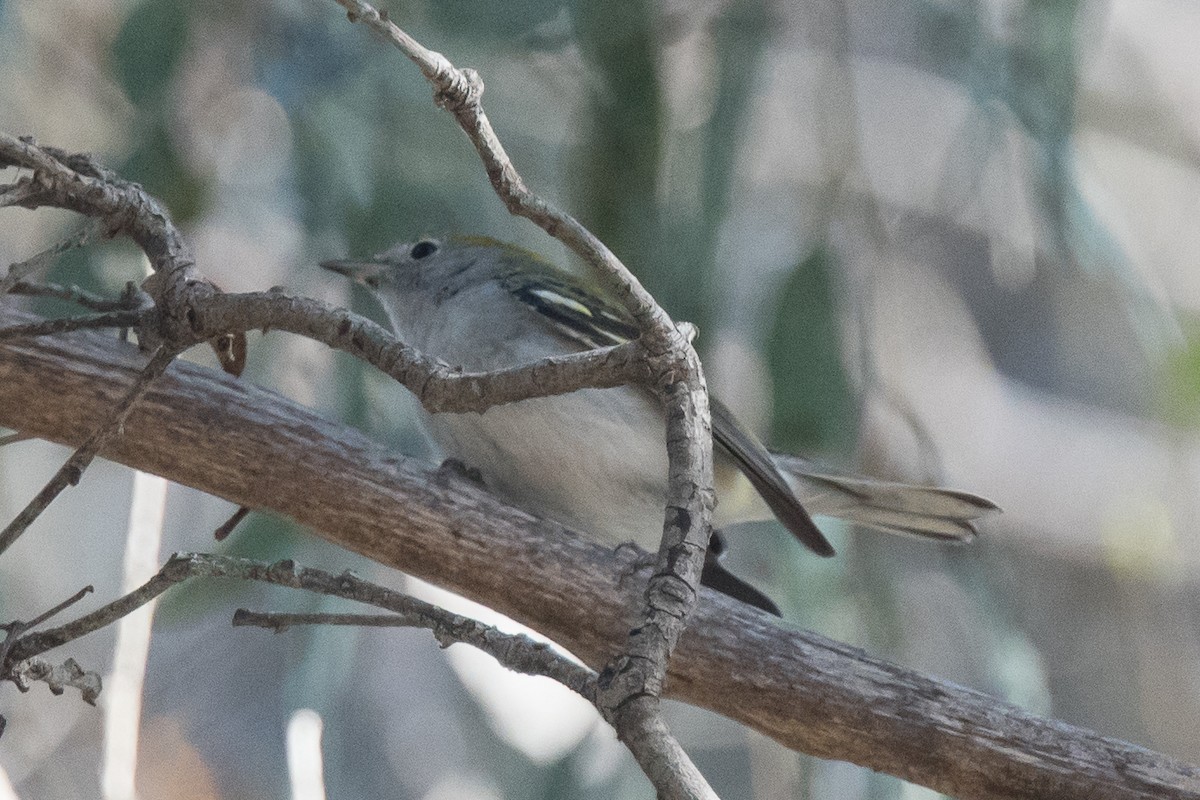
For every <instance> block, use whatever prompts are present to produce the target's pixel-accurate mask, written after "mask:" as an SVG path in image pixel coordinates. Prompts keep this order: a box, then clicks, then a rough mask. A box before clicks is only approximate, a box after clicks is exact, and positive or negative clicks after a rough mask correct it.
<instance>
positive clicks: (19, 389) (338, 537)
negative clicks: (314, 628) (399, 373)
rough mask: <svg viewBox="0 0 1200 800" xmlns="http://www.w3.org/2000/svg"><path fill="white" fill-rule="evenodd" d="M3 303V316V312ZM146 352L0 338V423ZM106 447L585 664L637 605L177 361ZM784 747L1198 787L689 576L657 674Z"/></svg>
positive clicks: (107, 399) (609, 558)
mask: <svg viewBox="0 0 1200 800" xmlns="http://www.w3.org/2000/svg"><path fill="white" fill-rule="evenodd" d="M8 313H9V312H4V311H0V324H7V323H9V322H11V321H13V318H12V317H10V316H7V314H8ZM142 363H143V359H142V357H141V356H140V355H139V354H138V353H137V352H136V350H135V348H133V347H132V346H128V345H127V346H121V345H120V344H119V343H117V342H114V341H113V340H112V339H111V337H103V336H100V335H98V334H94V333H73V334H67V335H65V336H62V337H55V338H44V339H37V340H31V341H23V342H5V343H0V425H5V426H8V427H11V428H15V429H18V430H23V431H26V432H28V433H31V434H35V435H37V436H41V437H44V438H49V439H53V440H55V441H59V442H64V443H68V444H72V445H77V444H79V443H80V442H82V441H83V440H84V439H85V438H86V437H87V436H88V435H89V434H90V433H91V426H90V423H89V421H90V420H93V419H95V418H96V416H97V415H98V414H100V413H101V412H102V410H103V409H105V408H111V406H112V403H113V401H114V400H116V399H117V398H118V397H120V396H121V395H122V394H124V393H125V392H127V391H128V390H129V387H130V386H131V385H132V383H133V381H134V380H136V377H137V375H138V374H139V372H140V367H141V364H142ZM104 454H105V455H106V456H108V457H110V458H113V459H115V460H118V461H121V462H122V463H126V464H129V465H130V466H133V467H137V468H138V469H143V470H147V471H151V472H155V473H158V474H161V475H165V476H167V477H169V478H171V479H172V480H175V481H178V482H180V483H184V484H187V485H189V486H194V487H196V488H198V489H201V490H203V491H206V492H210V493H212V494H215V495H218V496H220V497H224V498H227V499H229V500H230V501H232V502H234V503H238V504H244V505H248V506H251V507H254V508H259V509H269V510H273V511H275V512H277V513H280V514H283V515H285V516H288V517H290V518H292V519H295V520H297V521H299V522H300V523H302V524H304V525H307V526H309V527H311V528H312V529H314V530H315V531H317V532H318V533H320V534H321V535H322V536H324V537H325V538H327V539H329V540H330V541H332V542H336V543H338V544H341V545H343V546H345V547H348V548H350V549H352V550H355V551H356V552H359V553H363V554H364V555H367V556H368V557H370V558H373V559H375V560H376V561H379V562H381V563H384V564H389V565H391V566H394V567H396V568H397V569H402V570H405V571H406V572H409V573H411V574H414V575H417V576H419V577H422V578H424V579H427V580H430V581H432V582H434V583H438V584H440V585H443V586H446V587H447V588H449V589H452V590H454V591H457V592H460V593H462V594H464V595H466V596H468V597H471V598H473V599H475V600H477V601H479V602H482V603H485V604H487V605H488V606H491V607H493V608H495V609H497V610H498V611H500V612H502V613H505V614H508V615H509V616H512V617H513V618H515V619H518V620H520V621H522V622H524V623H525V624H528V625H530V626H531V627H533V628H536V629H537V630H539V631H541V632H543V633H545V634H546V635H547V636H550V637H551V638H553V639H555V640H556V641H558V642H560V643H562V644H564V645H565V646H567V647H568V648H570V649H571V650H572V651H573V652H574V653H575V654H577V655H579V656H580V657H581V658H583V659H584V660H585V661H586V662H588V663H589V664H592V665H593V666H596V667H599V666H602V665H603V663H604V660H605V659H606V658H607V657H608V655H609V654H610V653H611V652H612V651H613V649H614V648H615V647H617V646H618V645H619V643H620V642H621V641H622V640H623V637H624V635H625V633H626V632H627V631H628V629H629V626H631V625H632V624H633V623H634V622H635V620H636V619H637V599H636V597H635V596H633V593H632V592H630V591H624V590H622V589H621V588H620V575H621V572H622V570H627V569H629V568H630V566H631V563H632V556H623V555H618V554H614V553H612V552H610V551H609V550H607V549H605V548H603V547H600V546H598V545H595V544H591V543H589V542H587V541H585V540H583V539H580V538H579V537H577V536H573V535H570V534H569V533H567V532H565V531H564V530H563V529H562V528H560V527H559V526H557V525H553V524H551V523H547V522H542V521H538V520H536V519H533V518H531V517H530V516H528V515H527V514H524V513H522V512H520V511H518V510H515V509H512V508H509V507H507V506H504V505H502V504H501V503H499V502H497V501H495V500H493V499H492V498H490V497H489V496H487V495H486V494H485V493H483V492H482V491H481V490H480V489H478V487H476V486H474V485H472V484H471V483H470V482H469V481H461V482H460V481H457V480H455V479H453V478H451V477H448V476H447V475H445V474H432V473H429V472H426V471H424V470H421V469H418V468H416V467H414V466H413V465H411V464H409V463H407V462H406V461H403V460H400V459H398V458H397V457H396V455H395V454H394V453H393V452H392V451H390V450H388V449H387V448H385V447H382V446H380V445H378V444H375V443H374V442H372V441H370V440H369V439H367V438H365V437H364V436H363V435H362V434H360V433H358V432H356V431H354V430H352V429H349V428H346V427H344V426H341V425H337V424H335V423H332V422H329V421H327V420H323V419H321V418H320V417H317V416H316V415H314V414H313V413H312V412H310V411H308V410H306V409H304V408H302V407H300V406H297V405H295V404H294V403H291V402H290V401H287V400H286V399H283V398H280V397H279V396H277V395H274V394H272V393H270V392H266V391H263V390H261V389H257V388H255V387H253V386H250V385H247V384H246V383H245V382H241V381H236V380H233V379H231V378H228V377H226V376H224V375H222V374H220V373H217V372H213V371H210V370H203V369H200V368H197V367H195V366H192V365H189V364H182V363H176V364H175V365H173V366H172V367H171V369H170V370H168V371H167V373H166V374H165V375H164V376H163V377H162V378H160V379H159V380H158V381H157V382H156V383H155V384H154V385H153V386H152V387H151V388H150V390H149V391H148V392H147V393H146V396H145V397H144V398H143V400H142V402H141V403H140V404H139V405H138V406H137V408H135V409H134V412H133V413H132V414H131V415H130V418H129V419H128V421H127V422H126V425H125V434H124V436H122V437H120V438H119V439H117V440H114V441H113V442H112V443H111V446H110V447H109V449H107V450H106V451H105V452H104ZM666 694H667V696H674V697H676V698H679V699H681V700H685V701H687V702H690V703H694V704H696V705H700V706H703V707H705V708H710V709H712V710H714V711H717V712H718V713H721V714H724V715H726V716H728V717H730V718H732V719H735V720H738V721H740V722H742V723H744V724H746V725H748V726H750V727H753V728H755V729H756V730H758V731H760V732H762V733H765V734H766V735H768V736H771V737H773V738H775V739H777V740H778V741H780V742H782V743H784V744H785V745H787V746H789V747H792V748H794V749H797V750H802V751H804V752H808V753H812V754H814V755H817V756H820V757H823V758H832V759H838V760H843V761H851V762H854V763H856V764H862V765H864V766H867V767H870V768H872V769H875V770H879V771H882V772H888V773H891V774H893V775H898V776H900V777H902V778H905V779H906V780H910V781H913V782H915V783H920V784H923V785H925V786H929V787H931V788H934V789H937V790H939V791H943V792H946V793H947V794H951V795H954V796H956V797H963V798H1029V800H1033V799H1034V798H1039V799H1040V798H1045V797H1056V798H1065V799H1066V800H1075V799H1077V800H1083V799H1084V798H1087V799H1088V800H1094V799H1097V798H1098V799H1099V800H1107V799H1108V798H1121V799H1122V800H1124V799H1125V798H1150V797H1180V798H1200V770H1198V769H1197V768H1196V767H1192V766H1189V765H1186V764H1182V763H1180V762H1178V761H1175V760H1172V759H1170V758H1167V757H1165V756H1162V755H1159V754H1156V753H1152V752H1150V751H1147V750H1144V749H1142V748H1139V747H1135V746H1133V745H1130V744H1126V743H1124V742H1119V741H1117V740H1114V739H1109V738H1105V737H1103V736H1099V735H1097V734H1095V733H1092V732H1090V731H1085V730H1081V729H1079V728H1076V727H1073V726H1070V725H1066V724H1063V723H1061V722H1056V721H1054V720H1049V719H1044V718H1040V717H1037V716H1034V715H1032V714H1029V713H1027V712H1024V711H1022V710H1020V709H1018V708H1015V707H1013V706H1010V705H1008V704H1005V703H1002V702H1000V701H998V700H996V699H995V698H992V697H989V696H987V695H985V694H982V693H980V692H975V691H972V690H970V689H964V688H962V687H959V686H954V685H952V684H948V683H944V682H942V681H938V680H936V679H934V678H930V677H928V676H925V675H921V674H918V673H915V672H912V671H910V670H906V669H903V668H901V667H897V666H895V665H892V664H888V663H885V662H882V661H879V660H877V659H874V658H871V657H870V656H868V655H866V654H865V653H863V652H862V651H861V650H858V649H856V648H853V647H849V646H847V645H843V644H839V643H837V642H833V641H830V640H828V639H825V638H823V637H821V636H817V635H815V634H811V633H805V632H803V631H796V630H787V629H784V628H780V627H778V626H777V624H776V623H775V621H774V620H772V619H770V618H768V617H766V616H764V615H762V614H759V613H757V612H755V611H754V610H753V609H750V608H748V607H746V606H743V605H741V604H739V603H737V602H736V601H732V600H729V599H727V598H725V597H723V596H721V595H717V594H714V593H712V592H709V591H707V590H706V591H704V592H703V595H702V598H701V602H700V605H699V607H698V609H697V612H696V615H695V620H694V624H693V625H691V626H690V627H689V629H688V631H687V632H686V633H685V634H684V635H683V637H682V639H681V640H680V644H679V649H678V652H677V653H676V654H675V656H674V658H673V659H672V661H671V670H670V673H669V676H668V683H667V686H666Z"/></svg>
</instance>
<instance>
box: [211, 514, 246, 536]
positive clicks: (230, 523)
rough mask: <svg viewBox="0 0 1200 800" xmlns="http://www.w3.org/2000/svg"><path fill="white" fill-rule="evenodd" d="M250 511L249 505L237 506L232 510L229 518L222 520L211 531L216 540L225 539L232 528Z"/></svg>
mask: <svg viewBox="0 0 1200 800" xmlns="http://www.w3.org/2000/svg"><path fill="white" fill-rule="evenodd" d="M250 511H251V509H250V507H249V506H238V509H237V511H234V512H233V514H231V515H230V517H229V519H227V520H225V521H224V522H222V523H221V524H220V525H219V526H218V527H217V529H216V530H215V531H213V538H214V539H216V540H217V541H218V542H223V541H225V539H227V538H228V537H229V534H231V533H233V529H234V528H236V527H237V526H238V525H240V524H241V522H242V520H244V519H245V518H246V516H247V515H248V514H249V513H250Z"/></svg>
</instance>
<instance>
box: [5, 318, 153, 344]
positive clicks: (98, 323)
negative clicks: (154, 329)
mask: <svg viewBox="0 0 1200 800" xmlns="http://www.w3.org/2000/svg"><path fill="white" fill-rule="evenodd" d="M145 319H146V314H145V313H144V312H141V311H110V312H108V313H106V314H94V315H92V316H90V317H63V318H62V319H48V320H44V321H42V322H31V323H29V324H28V325H12V326H10V327H7V328H0V341H2V340H4V339H29V338H32V337H35V336H50V335H53V334H56V333H68V332H70V331H79V330H87V329H93V328H134V327H137V326H138V325H141V324H142V323H143V322H144V321H145Z"/></svg>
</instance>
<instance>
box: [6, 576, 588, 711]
mask: <svg viewBox="0 0 1200 800" xmlns="http://www.w3.org/2000/svg"><path fill="white" fill-rule="evenodd" d="M196 577H208V578H215V577H220V578H238V579H241V580H254V581H262V582H264V583H271V584H275V585H278V586H288V587H291V588H294V589H305V590H308V591H312V592H317V593H320V594H326V595H330V596H334V597H341V598H344V599H347V600H354V601H357V602H360V603H367V604H369V605H373V606H376V607H379V608H384V609H387V610H389V611H391V612H393V615H392V616H388V617H385V618H379V617H375V616H368V617H366V619H367V620H378V619H386V620H398V621H397V622H395V623H392V622H366V623H364V622H363V621H362V620H363V619H364V618H363V617H362V616H361V615H328V616H327V615H279V616H278V617H277V618H275V617H273V615H255V614H254V613H253V612H249V611H246V610H244V609H240V610H238V612H237V613H236V614H235V615H234V620H233V624H234V625H257V626H258V627H266V628H271V629H277V630H282V629H283V628H286V627H287V626H289V625H293V624H318V623H320V624H378V625H384V624H387V625H391V624H395V625H403V626H406V627H419V628H427V629H428V630H430V631H431V632H432V633H433V634H434V637H435V638H436V639H437V640H438V643H439V644H441V645H442V646H443V647H448V646H449V645H451V644H454V643H457V642H462V643H464V644H470V645H472V646H473V647H477V648H479V649H480V650H483V651H484V652H486V653H488V654H489V655H491V656H492V657H494V658H496V659H497V660H498V661H500V662H501V663H502V664H504V665H505V666H506V667H508V668H509V669H513V670H515V671H518V672H523V673H525V674H529V675H545V676H547V677H550V678H553V679H554V680H557V681H559V682H560V683H562V684H563V685H564V686H566V687H567V688H569V689H572V690H574V691H576V692H578V693H580V694H582V695H583V696H584V697H587V698H588V699H589V700H594V698H595V691H594V685H595V684H594V681H595V674H594V673H593V672H592V671H591V670H590V669H588V668H587V667H584V666H582V665H580V664H577V663H576V662H574V661H572V660H570V659H569V658H567V657H566V656H563V655H561V654H559V653H557V652H555V651H554V649H553V648H551V647H550V646H548V645H546V644H544V643H542V642H537V641H534V640H533V639H531V638H529V637H528V636H525V635H523V634H507V633H503V632H500V631H498V630H496V629H495V628H493V627H491V626H489V625H484V624H483V623H481V622H478V621H476V620H473V619H470V618H469V617H463V616H461V615H458V614H454V613H451V612H449V611H446V610H445V609H442V608H438V607H437V606H434V605H431V604H429V603H426V602H424V601H422V600H418V599H416V598H415V597H410V596H409V595H405V594H402V593H400V592H395V591H392V590H391V589H386V588H384V587H382V586H377V585H375V584H373V583H370V582H368V581H364V580H362V579H361V578H359V577H357V576H355V575H354V574H352V573H350V572H345V573H342V574H341V575H333V574H331V573H328V572H324V571H322V570H318V569H309V568H306V567H297V566H296V564H295V563H294V562H292V561H279V562H276V563H274V564H266V563H263V562H259V561H251V560H249V559H244V558H234V557H232V556H218V555H208V554H204V553H176V554H174V555H172V556H171V557H170V558H169V559H168V560H167V562H166V563H165V564H164V565H163V566H162V568H161V569H160V570H159V571H158V572H157V573H156V574H155V575H154V576H153V577H152V578H150V580H148V581H147V582H146V583H145V584H143V585H142V586H140V587H139V588H137V589H135V590H133V591H132V592H130V593H128V594H126V595H124V596H123V597H120V598H118V599H117V600H114V601H113V602H111V603H109V604H107V605H105V606H103V607H102V608H99V609H97V610H96V611H93V612H92V613H90V614H87V615H86V616H84V617H81V618H79V619H77V620H75V621H73V622H71V623H68V624H67V625H63V626H61V627H59V628H54V629H52V630H48V631H42V632H40V633H36V634H31V635H29V636H26V637H23V638H20V639H18V640H17V641H16V642H14V643H13V645H12V647H11V651H10V654H9V657H8V661H25V660H28V659H30V658H32V657H34V656H37V655H40V654H41V653H44V652H46V651H47V650H50V649H52V648H55V647H60V646H61V645H63V644H66V643H67V642H70V641H73V640H75V639H78V638H79V637H81V636H85V635H87V634H89V633H91V632H93V631H95V630H98V629H100V628H103V627H105V626H107V625H110V624H112V623H113V622H115V621H116V620H118V619H120V618H122V617H124V616H126V615H127V614H129V613H130V612H132V611H133V610H135V609H137V608H138V607H140V606H142V605H144V604H146V603H148V602H150V601H151V600H153V599H154V598H156V597H158V596H159V595H160V594H162V593H163V592H164V591H166V590H167V589H168V588H170V587H171V586H173V585H175V584H177V583H181V582H183V581H185V580H188V579H189V578H196ZM341 620H351V621H345V622H343V621H341ZM4 668H5V662H3V661H0V670H3V669H4ZM5 674H6V673H4V672H3V671H0V675H5Z"/></svg>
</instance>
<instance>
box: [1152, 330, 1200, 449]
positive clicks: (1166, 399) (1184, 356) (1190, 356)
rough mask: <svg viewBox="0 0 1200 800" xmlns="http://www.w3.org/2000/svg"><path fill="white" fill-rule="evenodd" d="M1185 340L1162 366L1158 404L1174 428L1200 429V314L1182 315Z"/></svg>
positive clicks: (1164, 416) (1169, 354)
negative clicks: (1176, 426) (1175, 426)
mask: <svg viewBox="0 0 1200 800" xmlns="http://www.w3.org/2000/svg"><path fill="white" fill-rule="evenodd" d="M1180 324H1181V326H1182V328H1183V341H1182V342H1181V343H1180V344H1177V345H1176V346H1174V347H1173V348H1172V349H1171V350H1170V351H1169V353H1168V355H1167V359H1166V362H1165V364H1164V366H1163V372H1162V376H1163V377H1162V382H1161V389H1160V392H1159V404H1160V408H1161V413H1162V417H1163V419H1164V420H1166V421H1167V422H1169V423H1171V424H1172V425H1178V426H1180V427H1185V428H1192V429H1198V428H1200V315H1188V316H1183V317H1181V319H1180Z"/></svg>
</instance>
